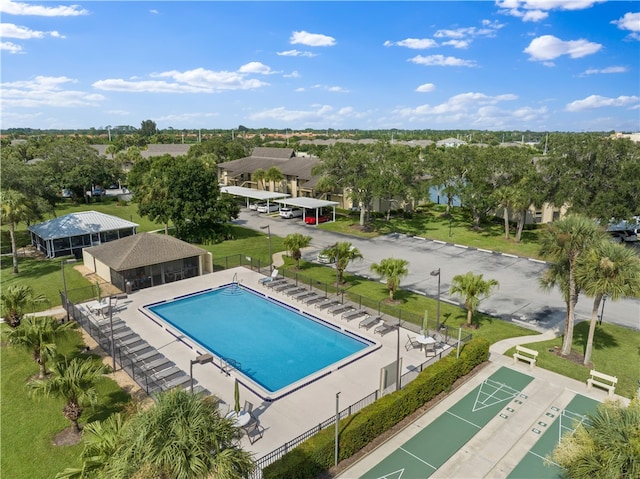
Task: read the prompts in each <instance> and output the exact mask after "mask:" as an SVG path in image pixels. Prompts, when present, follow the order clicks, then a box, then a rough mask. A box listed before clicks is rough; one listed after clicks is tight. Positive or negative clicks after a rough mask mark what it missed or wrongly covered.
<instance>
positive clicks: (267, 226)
mask: <svg viewBox="0 0 640 479" xmlns="http://www.w3.org/2000/svg"><path fill="white" fill-rule="evenodd" d="M260 229H261V230H265V229H266V230H267V239H268V240H269V272H270V273H271V272H273V258H272V256H271V225H264V226H261V227H260Z"/></svg>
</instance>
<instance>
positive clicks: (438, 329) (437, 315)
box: [431, 268, 440, 333]
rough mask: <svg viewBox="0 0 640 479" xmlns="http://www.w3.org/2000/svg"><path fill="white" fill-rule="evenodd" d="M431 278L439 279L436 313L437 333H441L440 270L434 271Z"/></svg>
mask: <svg viewBox="0 0 640 479" xmlns="http://www.w3.org/2000/svg"><path fill="white" fill-rule="evenodd" d="M431 276H437V277H438V306H437V308H438V309H437V312H436V333H438V332H440V268H438V269H434V270H433V271H432V272H431Z"/></svg>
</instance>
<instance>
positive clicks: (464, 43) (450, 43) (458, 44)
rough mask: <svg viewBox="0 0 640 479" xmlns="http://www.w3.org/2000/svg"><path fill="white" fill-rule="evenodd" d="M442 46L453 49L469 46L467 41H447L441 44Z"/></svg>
mask: <svg viewBox="0 0 640 479" xmlns="http://www.w3.org/2000/svg"><path fill="white" fill-rule="evenodd" d="M442 44H443V45H447V46H450V47H453V48H467V47H468V46H469V42H468V41H467V40H448V41H446V42H442Z"/></svg>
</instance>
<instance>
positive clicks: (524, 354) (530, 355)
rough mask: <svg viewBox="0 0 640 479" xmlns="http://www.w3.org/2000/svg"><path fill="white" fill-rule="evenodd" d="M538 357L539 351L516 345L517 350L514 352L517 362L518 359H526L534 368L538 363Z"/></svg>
mask: <svg viewBox="0 0 640 479" xmlns="http://www.w3.org/2000/svg"><path fill="white" fill-rule="evenodd" d="M537 358H538V351H534V350H533V349H529V348H525V347H524V346H516V352H515V353H513V362H514V363H517V362H518V359H520V360H522V361H526V362H528V363H529V366H531V368H533V367H534V366H535V365H536V359H537Z"/></svg>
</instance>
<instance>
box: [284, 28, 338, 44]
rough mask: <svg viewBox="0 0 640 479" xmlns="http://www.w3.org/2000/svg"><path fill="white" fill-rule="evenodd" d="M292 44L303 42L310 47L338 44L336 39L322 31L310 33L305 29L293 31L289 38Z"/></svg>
mask: <svg viewBox="0 0 640 479" xmlns="http://www.w3.org/2000/svg"><path fill="white" fill-rule="evenodd" d="M289 41H290V43H291V44H292V45H295V44H298V43H299V44H301V45H307V46H309V47H332V46H334V45H335V44H336V39H335V38H333V37H330V36H328V35H322V34H321V33H309V32H305V31H304V30H303V31H301V32H293V33H292V34H291V38H290V39H289Z"/></svg>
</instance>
